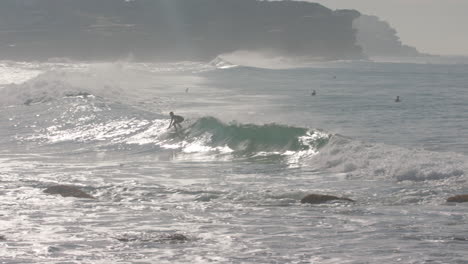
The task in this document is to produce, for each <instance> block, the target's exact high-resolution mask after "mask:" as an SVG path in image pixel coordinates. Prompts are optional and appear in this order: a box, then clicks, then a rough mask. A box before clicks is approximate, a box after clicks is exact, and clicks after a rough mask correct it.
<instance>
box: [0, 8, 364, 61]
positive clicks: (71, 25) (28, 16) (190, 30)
mask: <svg viewBox="0 0 468 264" xmlns="http://www.w3.org/2000/svg"><path fill="white" fill-rule="evenodd" d="M357 16H359V13H358V12H355V11H332V10H330V9H328V8H326V7H324V6H321V5H319V4H314V3H306V2H293V1H280V2H268V1H255V0H2V1H0V59H47V58H51V57H69V58H73V59H116V58H121V57H126V56H128V55H129V54H132V55H133V57H134V58H136V59H138V60H150V59H163V60H207V59H212V58H214V57H216V56H217V55H218V54H222V53H228V52H233V51H236V50H250V51H257V50H258V51H261V50H269V51H274V52H278V53H279V54H283V55H290V56H306V57H309V58H323V59H353V58H361V57H363V53H362V49H361V47H360V46H358V45H357V44H356V38H355V33H356V31H355V29H354V28H353V20H354V19H355V18H356V17H357Z"/></svg>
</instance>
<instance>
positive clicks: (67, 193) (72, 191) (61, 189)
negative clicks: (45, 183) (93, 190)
mask: <svg viewBox="0 0 468 264" xmlns="http://www.w3.org/2000/svg"><path fill="white" fill-rule="evenodd" d="M44 192H45V193H48V194H60V195H61V196H63V197H76V198H88V199H95V198H94V197H93V196H91V195H89V194H87V193H85V192H83V191H82V190H80V189H78V188H77V187H74V186H67V185H55V186H51V187H49V188H47V189H45V190H44Z"/></svg>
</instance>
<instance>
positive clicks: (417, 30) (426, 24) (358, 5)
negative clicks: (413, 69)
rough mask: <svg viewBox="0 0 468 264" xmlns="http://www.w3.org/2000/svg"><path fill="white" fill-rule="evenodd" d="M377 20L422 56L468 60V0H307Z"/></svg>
mask: <svg viewBox="0 0 468 264" xmlns="http://www.w3.org/2000/svg"><path fill="white" fill-rule="evenodd" d="M305 1H308V2H316V3H320V4H322V5H324V6H326V7H328V8H331V9H356V10H358V11H360V12H361V13H363V14H366V15H375V16H378V17H379V18H380V19H381V20H384V21H387V22H388V23H390V25H391V26H392V27H393V28H395V29H396V30H397V32H398V36H399V37H400V39H401V41H402V42H403V44H406V45H410V46H413V47H416V48H417V49H418V50H419V51H420V52H423V53H430V54H439V55H466V56H468V0H305Z"/></svg>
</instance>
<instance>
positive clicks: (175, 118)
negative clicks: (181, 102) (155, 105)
mask: <svg viewBox="0 0 468 264" xmlns="http://www.w3.org/2000/svg"><path fill="white" fill-rule="evenodd" d="M169 115H170V116H171V123H169V127H168V128H167V129H169V128H171V126H174V128H175V130H176V131H177V125H178V126H179V128H182V125H181V124H180V123H182V121H184V118H183V117H181V116H180V115H174V112H170V113H169Z"/></svg>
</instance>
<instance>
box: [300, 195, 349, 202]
mask: <svg viewBox="0 0 468 264" xmlns="http://www.w3.org/2000/svg"><path fill="white" fill-rule="evenodd" d="M334 200H341V201H348V202H354V200H351V199H349V198H344V197H337V196H333V195H323V194H309V195H307V196H306V197H304V198H302V200H301V203H311V204H317V203H325V202H328V201H334Z"/></svg>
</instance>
